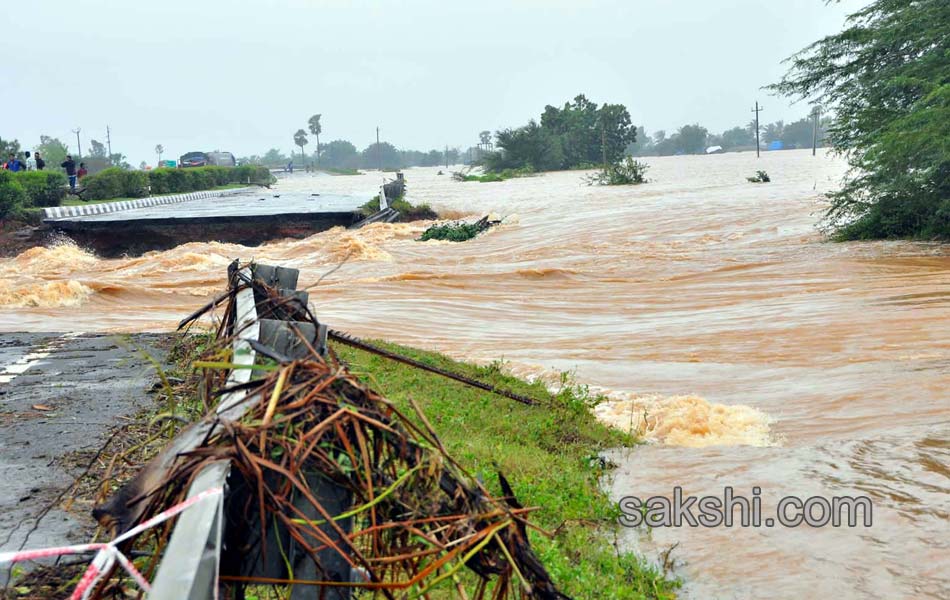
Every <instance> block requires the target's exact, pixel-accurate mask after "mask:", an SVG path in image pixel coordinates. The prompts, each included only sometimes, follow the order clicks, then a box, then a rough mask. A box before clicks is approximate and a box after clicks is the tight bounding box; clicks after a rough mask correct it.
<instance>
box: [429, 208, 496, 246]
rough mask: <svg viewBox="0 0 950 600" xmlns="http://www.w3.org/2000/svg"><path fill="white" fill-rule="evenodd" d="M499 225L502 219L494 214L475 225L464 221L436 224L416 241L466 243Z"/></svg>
mask: <svg viewBox="0 0 950 600" xmlns="http://www.w3.org/2000/svg"><path fill="white" fill-rule="evenodd" d="M499 223H501V217H499V216H498V215H496V214H494V213H492V214H490V215H486V216H484V217H482V218H481V219H479V220H478V221H476V222H474V223H466V222H464V221H455V222H453V223H436V224H435V225H431V226H429V228H428V229H426V230H425V231H423V232H422V235H421V236H419V239H418V240H416V241H417V242H427V241H429V240H444V241H448V242H464V241H467V240H470V239H472V238H474V237H475V236H477V235H478V234H480V233H482V232H483V231H487V230H488V229H489V228H491V227H492V226H494V225H498V224H499Z"/></svg>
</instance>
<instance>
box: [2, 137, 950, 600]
mask: <svg viewBox="0 0 950 600" xmlns="http://www.w3.org/2000/svg"><path fill="white" fill-rule="evenodd" d="M648 162H649V163H650V164H651V170H650V172H649V177H650V178H651V180H652V181H651V182H650V183H649V184H647V185H643V186H639V187H616V188H589V187H586V186H583V185H581V183H580V177H581V173H577V172H567V173H551V174H547V175H544V176H542V177H533V178H525V179H515V180H510V181H506V182H503V183H457V182H455V181H452V179H451V178H450V177H449V176H448V175H443V176H439V175H437V174H436V169H412V170H409V171H408V172H407V174H406V175H407V178H408V181H409V196H410V199H411V200H412V201H414V202H429V203H431V204H432V205H433V206H434V207H435V208H437V209H443V210H446V211H451V212H452V213H453V214H456V215H476V214H478V215H480V214H483V213H486V212H488V211H496V212H498V213H501V214H503V215H508V216H509V218H508V219H507V222H506V224H504V225H502V226H500V227H498V228H495V229H493V230H491V231H490V232H489V233H487V234H486V235H483V236H481V237H479V238H478V239H476V240H475V241H472V242H467V243H463V244H452V243H447V242H426V243H418V242H415V241H413V238H415V237H417V236H418V234H419V233H420V232H421V231H422V229H423V227H424V225H423V224H411V225H406V224H397V225H374V226H372V227H370V228H368V229H366V230H362V231H359V232H347V231H343V230H332V231H329V232H324V233H320V234H317V235H314V236H312V237H310V238H308V239H305V240H297V241H279V242H274V243H271V244H267V245H265V246H262V247H258V248H243V247H240V246H233V245H224V244H216V243H200V244H187V245H184V246H181V247H179V248H176V249H174V250H171V251H167V252H160V253H151V254H147V255H145V256H142V257H138V258H134V259H115V260H100V259H99V258H97V257H95V256H94V255H92V254H90V253H87V252H84V251H82V250H80V249H78V248H76V247H75V246H71V245H68V244H64V245H61V246H58V247H55V248H35V249H32V250H30V251H27V252H26V253H24V254H21V255H20V256H18V257H16V258H13V259H3V260H0V329H2V330H6V331H13V330H17V331H30V330H33V331H39V330H42V331H51V330H53V331H55V330H59V331H73V330H81V331H87V332H90V331H142V330H167V329H168V328H169V327H171V326H173V324H174V323H176V322H177V321H178V319H180V318H181V317H182V316H183V315H185V314H186V313H188V312H190V311H191V310H193V309H194V308H195V307H197V306H199V305H200V304H202V302H203V301H205V300H206V299H207V298H208V297H209V295H211V294H212V293H213V292H215V291H216V290H219V289H221V287H222V285H223V277H224V272H225V267H226V265H227V264H228V262H229V261H230V260H231V259H232V258H235V257H242V258H245V259H247V258H256V259H259V260H267V261H273V262H279V263H280V264H283V265H287V266H293V267H298V268H300V269H301V271H302V276H301V282H302V283H303V284H307V283H308V282H310V281H316V280H317V279H318V278H319V277H320V275H321V274H323V273H325V272H326V271H328V270H329V269H330V268H332V267H333V266H335V265H336V264H338V263H339V262H340V261H341V260H342V259H343V258H345V257H347V256H348V257H349V259H348V261H347V262H346V264H345V265H344V266H343V267H342V268H341V269H340V270H338V271H336V272H335V273H333V274H332V275H330V276H329V277H327V279H326V280H324V281H323V283H321V285H320V286H319V287H318V288H317V289H316V290H314V291H313V293H312V295H311V298H312V300H313V303H314V305H315V308H316V310H317V314H318V315H319V317H320V318H321V319H322V320H326V321H327V322H329V323H331V324H332V325H333V326H335V327H338V328H341V329H345V330H348V331H350V332H352V333H354V334H356V335H360V336H370V337H372V336H376V337H386V338H389V339H392V340H394V341H398V342H402V343H405V344H411V345H416V346H421V347H426V348H432V349H436V350H441V351H444V352H446V353H448V354H451V355H453V356H456V357H464V358H468V359H474V360H479V361H489V360H493V359H498V358H504V359H505V360H507V361H510V365H509V366H510V368H511V369H512V370H513V371H515V372H516V373H519V374H521V375H530V376H547V374H549V373H550V372H551V370H554V371H576V374H577V379H578V381H580V382H582V383H587V384H590V385H591V386H594V387H595V388H596V389H600V390H602V391H605V392H606V393H608V394H609V396H610V398H611V400H610V401H609V402H607V403H605V404H603V405H601V406H599V407H598V409H597V410H598V414H599V415H600V416H601V418H602V419H604V420H606V421H607V422H609V423H611V424H614V425H616V426H619V427H623V428H636V429H638V430H640V431H641V432H643V433H644V434H645V436H646V438H647V439H648V440H650V441H651V442H652V443H651V444H649V445H647V446H645V447H642V448H638V449H636V450H635V451H634V452H632V453H629V455H627V456H621V457H619V459H617V458H615V460H618V462H619V463H620V468H619V470H618V471H617V472H616V474H615V476H614V478H613V481H612V484H611V485H612V489H613V492H614V493H615V495H616V496H618V497H620V496H624V495H635V496H639V497H642V498H646V497H647V496H650V495H654V494H660V495H666V496H669V495H671V494H672V491H673V488H674V486H681V487H682V488H683V491H684V494H693V495H719V496H721V495H722V493H723V488H724V487H725V486H732V487H734V488H735V490H736V493H737V494H746V495H748V494H751V491H752V487H753V486H758V487H760V488H761V498H762V502H763V506H765V507H774V505H775V503H776V502H777V501H778V500H779V499H780V498H782V497H784V496H790V495H794V496H799V497H801V498H803V499H805V498H808V497H810V496H813V495H825V496H842V495H850V496H857V495H867V496H869V497H870V498H871V499H872V500H873V520H874V522H873V526H872V527H870V528H846V527H840V528H834V527H830V526H829V527H825V528H810V527H807V526H801V527H797V528H784V527H775V528H766V527H760V528H738V527H736V528H731V529H729V528H711V529H707V528H689V527H682V528H668V529H655V530H653V531H652V533H650V534H646V533H644V532H642V531H640V530H631V531H629V532H628V533H627V535H626V541H627V543H629V544H632V545H635V546H638V547H639V548H640V549H641V550H642V551H644V552H645V553H647V554H648V555H651V556H656V555H657V553H659V552H661V551H663V550H664V549H666V548H668V547H669V546H671V545H672V544H676V543H678V544H679V545H678V546H677V548H676V549H675V550H674V551H673V552H672V557H673V558H674V559H676V560H677V564H678V569H677V573H679V574H681V575H682V576H683V577H684V578H685V580H686V585H685V588H684V589H685V592H686V594H685V595H687V596H689V597H694V598H801V597H832V596H836V597H841V598H925V597H929V598H946V597H950V502H948V498H950V495H948V491H950V467H948V464H950V416H948V413H950V391H948V388H950V318H948V317H950V248H948V247H947V246H943V245H939V244H927V243H910V242H870V243H847V244H832V243H827V242H824V241H823V239H822V237H821V235H820V234H819V233H818V232H817V231H816V223H817V222H818V221H819V219H820V216H821V213H822V211H823V209H824V205H823V204H822V202H821V200H820V193H821V192H823V191H826V190H830V189H833V188H834V187H835V185H836V183H837V182H838V181H839V179H840V177H841V175H842V174H843V173H844V170H845V167H844V164H843V163H842V162H841V161H840V160H839V159H834V158H831V157H827V156H824V155H822V154H819V156H818V157H814V158H813V157H812V156H811V153H810V152H806V151H786V152H774V153H766V154H764V155H763V156H762V158H761V159H760V160H756V158H755V156H754V155H753V154H748V153H744V154H725V155H718V156H690V157H671V158H656V159H648ZM757 169H765V170H766V171H768V172H769V174H770V175H771V177H772V181H773V182H772V183H770V184H765V185H753V184H750V183H747V182H746V181H745V177H746V176H749V175H752V174H753V173H754V172H755V170H757ZM378 183H379V176H378V174H366V175H363V176H359V177H314V176H310V175H307V174H301V175H300V176H295V177H294V178H292V179H289V180H286V181H284V182H282V183H281V184H280V187H281V188H282V189H306V190H314V191H326V192H342V193H346V192H370V193H372V192H374V191H375V189H377V187H376V186H377V185H378ZM766 516H767V515H766Z"/></svg>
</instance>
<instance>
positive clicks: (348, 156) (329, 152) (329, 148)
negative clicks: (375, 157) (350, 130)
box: [323, 140, 360, 169]
mask: <svg viewBox="0 0 950 600" xmlns="http://www.w3.org/2000/svg"><path fill="white" fill-rule="evenodd" d="M323 164H324V165H326V166H327V167H332V168H336V169H357V168H359V167H360V153H359V151H357V149H356V146H354V145H353V144H352V143H350V142H348V141H346V140H333V141H332V142H330V143H328V144H327V145H326V146H324V147H323Z"/></svg>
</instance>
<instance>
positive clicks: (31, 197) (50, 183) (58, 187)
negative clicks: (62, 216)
mask: <svg viewBox="0 0 950 600" xmlns="http://www.w3.org/2000/svg"><path fill="white" fill-rule="evenodd" d="M15 178H16V180H17V181H19V182H20V185H22V186H23V189H24V191H25V192H26V195H27V204H26V205H25V206H27V207H29V206H59V205H60V204H62V202H63V198H64V197H65V196H66V176H65V175H63V174H62V173H58V172H56V171H21V172H19V173H16V174H15Z"/></svg>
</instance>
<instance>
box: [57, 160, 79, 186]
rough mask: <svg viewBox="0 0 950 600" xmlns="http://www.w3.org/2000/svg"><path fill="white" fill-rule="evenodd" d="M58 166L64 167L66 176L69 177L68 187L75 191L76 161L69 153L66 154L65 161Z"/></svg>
mask: <svg viewBox="0 0 950 600" xmlns="http://www.w3.org/2000/svg"><path fill="white" fill-rule="evenodd" d="M59 166H61V167H62V168H64V169H66V177H68V178H69V189H70V190H72V191H73V192H75V191H76V161H74V160H73V157H72V156H71V155H69V154H67V155H66V161H65V162H64V163H63V164H61V165H59Z"/></svg>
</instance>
